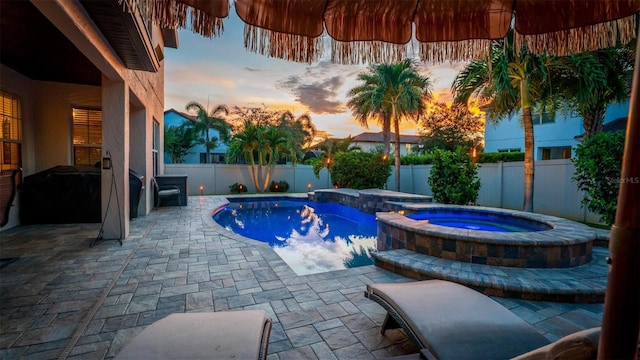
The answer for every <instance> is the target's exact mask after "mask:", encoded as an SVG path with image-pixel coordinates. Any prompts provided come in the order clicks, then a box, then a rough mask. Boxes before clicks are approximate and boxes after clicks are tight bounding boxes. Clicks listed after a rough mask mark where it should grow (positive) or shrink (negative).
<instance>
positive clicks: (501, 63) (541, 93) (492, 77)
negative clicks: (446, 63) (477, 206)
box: [452, 41, 556, 212]
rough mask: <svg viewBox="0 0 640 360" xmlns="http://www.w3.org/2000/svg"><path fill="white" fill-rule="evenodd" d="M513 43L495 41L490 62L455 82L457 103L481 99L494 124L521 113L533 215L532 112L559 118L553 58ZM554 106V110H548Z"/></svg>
mask: <svg viewBox="0 0 640 360" xmlns="http://www.w3.org/2000/svg"><path fill="white" fill-rule="evenodd" d="M510 44H511V43H510V41H507V42H506V43H505V42H504V41H494V42H493V44H492V48H491V58H490V59H478V60H474V61H471V62H470V63H469V64H468V65H467V66H466V67H465V68H464V69H463V70H462V71H461V72H460V73H458V75H457V76H456V78H455V79H454V81H453V84H452V90H453V92H454V94H455V99H454V101H455V102H458V103H465V104H466V103H467V102H468V100H469V98H470V97H471V96H472V95H477V96H479V97H480V98H481V100H482V102H483V103H487V104H488V108H489V113H488V118H489V120H490V121H493V122H498V121H500V120H503V119H506V118H509V117H510V116H511V115H512V114H513V113H516V112H521V114H522V117H521V121H522V126H523V128H524V148H525V156H524V200H523V209H524V211H529V212H532V211H533V181H534V162H533V152H534V143H533V118H532V108H534V107H535V108H536V109H537V110H539V111H541V112H542V113H551V114H555V111H553V110H555V103H554V102H550V101H548V99H550V97H551V93H552V92H551V87H550V85H549V81H550V77H549V72H548V71H549V68H550V67H552V66H555V65H556V64H555V63H554V62H553V61H552V59H551V58H549V57H546V56H543V55H534V54H531V53H529V52H527V51H526V50H524V49H521V50H520V51H517V50H515V49H513V48H512V47H511V46H510ZM548 106H551V110H549V109H548Z"/></svg>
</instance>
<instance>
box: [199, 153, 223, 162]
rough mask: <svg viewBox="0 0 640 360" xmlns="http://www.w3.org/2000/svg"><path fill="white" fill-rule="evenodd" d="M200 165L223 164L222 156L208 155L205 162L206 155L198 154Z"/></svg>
mask: <svg viewBox="0 0 640 360" xmlns="http://www.w3.org/2000/svg"><path fill="white" fill-rule="evenodd" d="M200 164H224V154H209V162H207V153H200Z"/></svg>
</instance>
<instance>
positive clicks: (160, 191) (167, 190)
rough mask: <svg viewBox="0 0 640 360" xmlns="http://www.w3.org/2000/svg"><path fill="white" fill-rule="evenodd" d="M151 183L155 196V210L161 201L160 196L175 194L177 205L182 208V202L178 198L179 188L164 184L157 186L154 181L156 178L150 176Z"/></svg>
mask: <svg viewBox="0 0 640 360" xmlns="http://www.w3.org/2000/svg"><path fill="white" fill-rule="evenodd" d="M151 184H152V186H153V191H154V192H155V196H156V206H155V208H156V210H158V207H159V206H160V202H161V201H162V198H166V197H171V196H175V197H176V198H177V199H178V207H179V208H180V209H182V203H181V200H180V197H181V196H180V195H181V194H180V188H179V187H177V186H166V187H162V188H161V187H160V186H158V182H157V181H156V178H151Z"/></svg>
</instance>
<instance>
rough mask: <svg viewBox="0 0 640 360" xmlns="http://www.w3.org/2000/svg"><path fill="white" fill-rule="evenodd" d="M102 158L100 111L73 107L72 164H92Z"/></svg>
mask: <svg viewBox="0 0 640 360" xmlns="http://www.w3.org/2000/svg"><path fill="white" fill-rule="evenodd" d="M101 158H102V111H101V110H96V109H80V108H73V164H74V165H75V166H93V165H95V164H96V163H98V162H100V160H101Z"/></svg>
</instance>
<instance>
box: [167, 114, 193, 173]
mask: <svg viewBox="0 0 640 360" xmlns="http://www.w3.org/2000/svg"><path fill="white" fill-rule="evenodd" d="M197 139H198V134H197V132H196V130H195V129H194V128H193V126H192V125H191V123H190V122H185V123H182V124H180V125H179V126H171V127H169V128H166V129H165V130H164V149H165V152H167V153H168V154H169V156H170V157H171V161H173V163H174V164H180V163H181V162H183V161H184V157H185V156H187V155H188V154H190V153H189V150H190V149H191V148H192V147H193V145H194V143H196V142H197Z"/></svg>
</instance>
